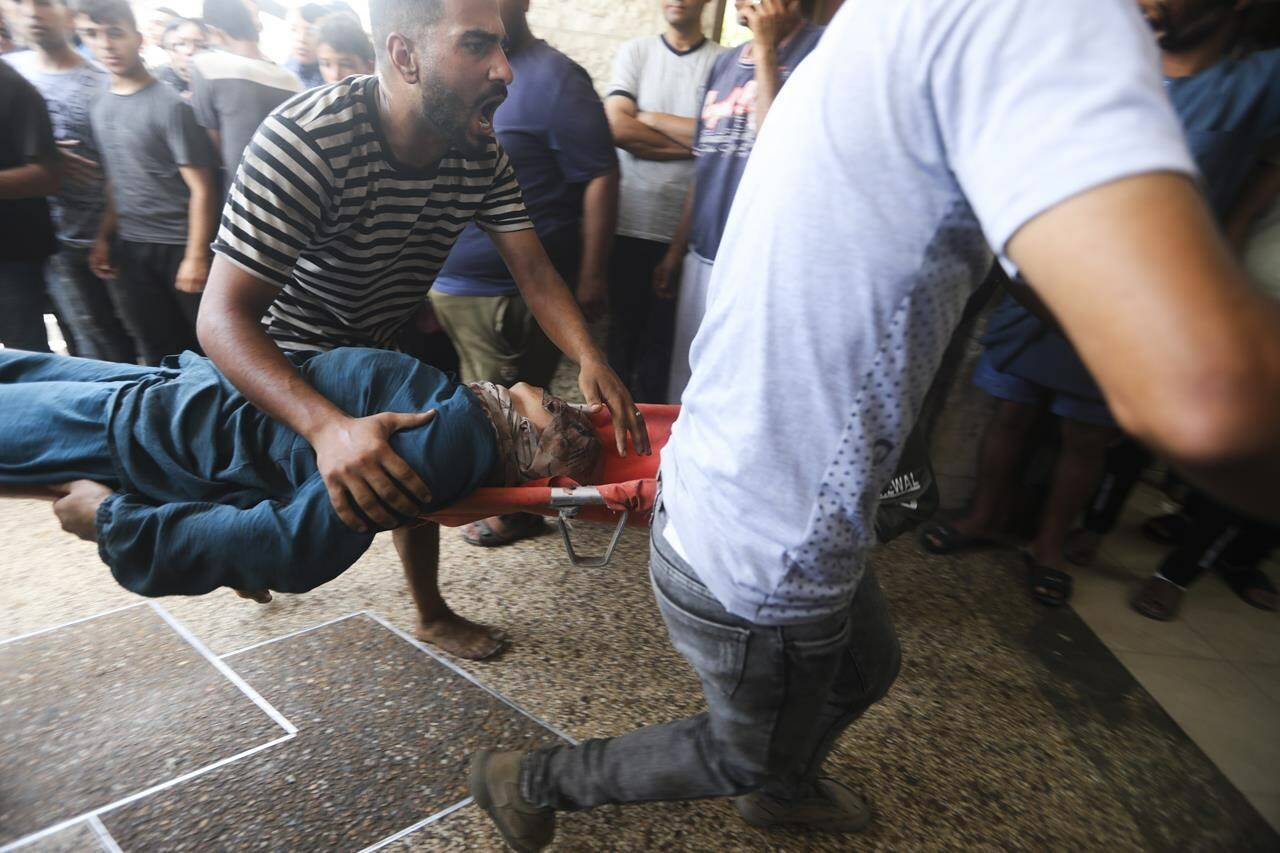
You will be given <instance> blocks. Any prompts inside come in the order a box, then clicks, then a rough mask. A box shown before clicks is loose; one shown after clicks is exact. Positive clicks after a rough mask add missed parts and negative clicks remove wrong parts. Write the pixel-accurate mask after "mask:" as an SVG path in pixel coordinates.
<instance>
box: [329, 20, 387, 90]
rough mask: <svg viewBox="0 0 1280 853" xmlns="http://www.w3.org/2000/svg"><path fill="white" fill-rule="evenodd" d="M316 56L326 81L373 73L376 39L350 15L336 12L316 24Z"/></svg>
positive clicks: (336, 80)
mask: <svg viewBox="0 0 1280 853" xmlns="http://www.w3.org/2000/svg"><path fill="white" fill-rule="evenodd" d="M316 30H317V34H316V60H317V61H318V62H319V65H320V76H322V77H323V78H324V82H326V83H337V82H338V81H339V80H342V79H344V78H346V77H351V76H354V75H356V74H372V73H373V42H372V41H370V40H369V34H368V33H366V32H365V31H364V30H363V29H362V28H361V26H360V22H359V21H358V20H356V19H355V18H353V17H351V16H350V15H346V14H341V13H338V14H333V15H327V16H325V17H324V18H321V19H320V21H319V23H318V24H317V25H316Z"/></svg>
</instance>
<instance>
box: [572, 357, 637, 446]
mask: <svg viewBox="0 0 1280 853" xmlns="http://www.w3.org/2000/svg"><path fill="white" fill-rule="evenodd" d="M578 387H579V388H581V389H582V395H583V396H584V397H586V399H587V411H589V412H593V413H594V412H598V411H601V410H602V409H605V408H607V409H608V410H609V413H610V414H611V415H613V436H614V440H616V441H617V443H618V455H619V456H626V455H627V436H628V435H630V436H631V446H632V447H634V448H635V450H636V452H637V453H639V454H641V455H642V456H648V455H649V454H650V453H652V452H653V451H652V450H651V449H650V446H649V430H648V428H647V427H646V426H645V424H644V417H643V416H642V415H641V414H640V410H639V409H637V408H636V404H635V401H633V400H632V399H631V392H630V391H628V390H627V387H626V386H625V385H623V384H622V380H621V379H619V378H618V374H616V373H614V372H613V370H612V369H611V368H610V367H609V366H608V365H607V364H605V363H604V362H600V361H584V362H583V363H582V370H581V371H580V372H579V373H578Z"/></svg>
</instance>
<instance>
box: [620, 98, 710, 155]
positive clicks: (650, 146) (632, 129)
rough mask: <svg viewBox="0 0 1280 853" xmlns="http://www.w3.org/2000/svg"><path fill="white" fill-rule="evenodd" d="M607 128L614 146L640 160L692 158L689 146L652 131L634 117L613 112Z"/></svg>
mask: <svg viewBox="0 0 1280 853" xmlns="http://www.w3.org/2000/svg"><path fill="white" fill-rule="evenodd" d="M609 128H610V130H611V131H612V132H613V142H614V144H615V145H617V146H618V147H619V148H621V149H622V150H623V151H626V152H627V153H628V154H632V155H634V156H636V157H639V158H640V159H641V160H688V159H689V158H690V157H692V156H693V152H692V151H691V150H690V149H689V146H687V145H682V144H680V143H679V142H677V141H676V140H674V139H672V138H671V137H669V136H667V135H666V134H664V133H661V132H659V131H657V130H654V129H653V128H652V127H649V126H648V125H646V124H644V123H643V122H641V121H640V120H639V119H637V118H636V117H635V116H631V115H626V114H625V113H622V114H620V113H619V112H618V111H616V110H615V111H614V112H613V113H612V114H610V116H609Z"/></svg>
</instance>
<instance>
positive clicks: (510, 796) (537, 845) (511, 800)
mask: <svg viewBox="0 0 1280 853" xmlns="http://www.w3.org/2000/svg"><path fill="white" fill-rule="evenodd" d="M524 756H525V753H523V752H518V751H516V752H489V751H487V750H481V751H480V752H477V753H476V754H475V755H473V756H472V757H471V796H472V797H474V798H475V801H476V805H478V806H480V808H482V809H484V810H485V812H486V813H488V815H489V817H490V818H492V819H493V822H494V825H496V826H497V827H498V832H501V833H502V838H503V840H505V841H506V842H507V844H508V845H509V846H510V847H511V849H512V850H518V851H520V853H533V851H536V850H541V849H542V848H543V847H546V846H547V845H548V844H550V843H551V839H552V838H553V837H554V836H555V834H556V813H555V811H554V810H553V809H544V808H538V807H537V806H534V805H532V804H530V803H528V802H527V801H526V800H525V798H524V797H522V796H521V795H520V761H521V759H523V758H524Z"/></svg>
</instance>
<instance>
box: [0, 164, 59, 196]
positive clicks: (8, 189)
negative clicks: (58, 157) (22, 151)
mask: <svg viewBox="0 0 1280 853" xmlns="http://www.w3.org/2000/svg"><path fill="white" fill-rule="evenodd" d="M61 185H62V172H61V170H60V169H59V168H58V164H57V162H56V161H40V162H36V163H27V164H26V165H23V166H14V167H13V168H12V169H0V201H14V200H16V199H20V198H42V197H44V196H49V195H53V194H54V193H56V192H57V191H58V188H59V187H60V186H61Z"/></svg>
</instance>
